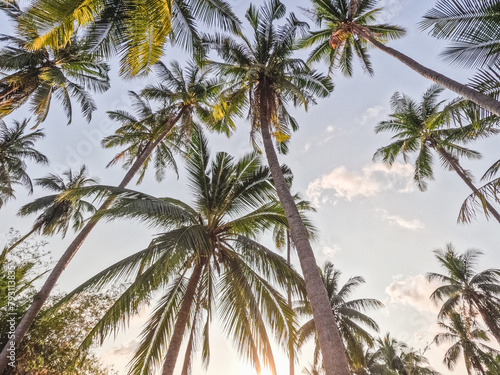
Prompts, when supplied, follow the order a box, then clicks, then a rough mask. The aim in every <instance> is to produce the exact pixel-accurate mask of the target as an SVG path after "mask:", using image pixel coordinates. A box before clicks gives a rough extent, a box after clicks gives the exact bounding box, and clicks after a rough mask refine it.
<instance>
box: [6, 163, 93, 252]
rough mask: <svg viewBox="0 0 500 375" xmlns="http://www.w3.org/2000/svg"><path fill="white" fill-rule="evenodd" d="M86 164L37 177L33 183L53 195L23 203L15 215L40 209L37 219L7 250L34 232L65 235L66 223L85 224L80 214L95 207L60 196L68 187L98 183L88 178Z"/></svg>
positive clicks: (78, 225)
mask: <svg viewBox="0 0 500 375" xmlns="http://www.w3.org/2000/svg"><path fill="white" fill-rule="evenodd" d="M87 175H88V173H87V167H85V166H82V167H81V168H80V170H79V171H78V172H77V173H74V172H73V171H72V170H71V169H69V170H67V171H66V172H63V176H64V177H66V181H65V179H64V178H63V177H61V176H58V175H55V174H49V175H48V176H47V177H43V178H37V179H36V180H35V184H36V185H38V186H40V187H42V188H45V189H48V190H51V191H53V192H54V193H56V194H53V195H47V196H45V197H41V198H37V199H35V200H34V201H33V202H31V203H28V204H25V205H24V206H22V207H21V208H20V210H19V213H18V215H20V216H28V215H31V214H34V213H36V212H39V211H43V212H42V213H41V214H40V215H39V216H38V217H37V218H36V219H35V223H34V224H33V227H32V228H31V230H30V231H29V232H28V233H27V234H25V235H24V236H22V237H21V238H20V239H19V240H17V241H16V242H14V243H13V244H12V245H11V246H10V247H9V248H8V250H7V251H11V250H12V249H14V248H15V247H16V246H17V245H19V244H20V243H21V242H23V241H24V240H25V239H26V238H28V237H29V236H31V235H32V234H33V233H36V232H38V233H41V234H44V235H46V236H50V235H53V234H56V233H62V236H63V238H64V237H65V236H66V233H67V231H68V228H69V225H70V223H71V222H73V226H72V227H73V230H75V231H77V230H79V229H81V228H82V227H83V225H84V223H85V219H84V217H83V214H84V213H85V212H88V213H94V212H95V207H94V206H93V205H92V204H91V203H89V202H86V201H84V200H70V199H67V198H61V193H63V192H65V191H67V190H69V189H77V188H80V187H83V186H88V185H93V184H97V181H96V180H95V179H92V178H88V177H87Z"/></svg>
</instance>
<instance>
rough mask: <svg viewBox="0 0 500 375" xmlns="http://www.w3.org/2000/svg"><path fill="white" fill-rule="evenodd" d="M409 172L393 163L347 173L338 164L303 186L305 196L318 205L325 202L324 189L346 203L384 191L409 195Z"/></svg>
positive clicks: (405, 166) (400, 165) (374, 165)
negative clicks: (305, 187)
mask: <svg viewBox="0 0 500 375" xmlns="http://www.w3.org/2000/svg"><path fill="white" fill-rule="evenodd" d="M412 173H413V172H412V167H411V166H410V165H406V164H400V163H394V164H393V165H392V167H388V166H386V165H385V164H382V163H374V164H369V165H367V166H365V167H363V168H362V169H361V170H360V171H349V170H348V169H347V168H346V167H345V166H343V165H342V166H340V167H337V168H335V169H334V170H332V171H331V172H330V173H327V174H325V175H322V176H321V177H318V178H317V179H315V180H314V181H312V182H311V183H310V184H309V186H308V187H307V196H308V197H309V199H311V201H312V202H313V203H314V204H315V205H317V206H319V205H320V204H321V203H324V202H325V201H326V200H327V199H328V198H327V197H325V196H324V193H325V191H327V190H333V191H334V192H335V196H336V197H342V198H345V199H347V200H349V201H350V200H352V199H353V198H354V197H356V196H364V197H370V196H374V195H376V194H378V193H380V192H381V191H384V190H396V191H397V192H400V193H403V192H410V191H412V190H413V185H412V181H411V177H412Z"/></svg>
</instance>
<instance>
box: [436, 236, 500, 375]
mask: <svg viewBox="0 0 500 375" xmlns="http://www.w3.org/2000/svg"><path fill="white" fill-rule="evenodd" d="M435 254H436V258H437V259H438V261H439V263H440V265H441V266H442V268H444V270H445V271H446V274H444V275H443V274H439V273H428V274H427V278H428V279H429V280H430V281H434V280H436V281H439V282H441V283H442V284H443V285H442V286H440V287H438V288H437V289H436V290H435V291H434V292H433V293H432V295H431V298H432V299H433V300H434V301H436V302H438V301H442V302H443V305H442V306H441V309H440V311H439V315H438V318H439V326H440V327H441V328H442V329H443V330H444V332H443V333H440V334H438V335H437V336H436V338H435V342H436V343H437V344H441V343H446V342H451V343H452V346H451V347H450V348H449V349H448V350H447V352H446V354H445V357H444V363H445V364H446V366H447V367H448V368H449V369H453V368H454V367H455V366H456V364H457V362H458V360H459V358H460V357H461V356H463V358H464V361H465V367H466V369H467V373H468V374H469V375H471V374H474V373H477V374H487V371H490V373H493V374H495V373H498V371H500V365H499V363H498V361H496V360H495V358H496V356H498V355H499V353H500V352H499V351H498V350H496V349H494V348H492V347H490V346H488V345H486V344H485V342H487V341H490V337H491V336H492V337H494V339H495V340H496V341H497V343H500V289H499V283H500V269H496V268H492V269H487V270H484V271H482V272H477V270H476V266H477V261H478V257H479V256H480V255H481V254H482V253H481V252H480V251H479V250H477V249H470V250H467V251H465V252H464V253H458V252H457V251H456V250H455V248H454V247H453V245H451V244H448V245H447V246H446V249H445V250H436V251H435Z"/></svg>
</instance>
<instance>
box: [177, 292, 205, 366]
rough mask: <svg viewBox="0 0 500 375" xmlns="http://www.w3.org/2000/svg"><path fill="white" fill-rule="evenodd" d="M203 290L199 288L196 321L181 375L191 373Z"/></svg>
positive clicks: (190, 335)
mask: <svg viewBox="0 0 500 375" xmlns="http://www.w3.org/2000/svg"><path fill="white" fill-rule="evenodd" d="M202 291H203V289H202V288H199V289H198V295H197V297H196V310H195V312H194V319H193V324H191V333H190V334H189V340H188V343H187V348H186V353H185V354H184V364H183V365H182V371H181V375H189V373H190V372H191V371H190V369H191V362H192V360H191V357H192V355H193V348H194V340H195V337H194V335H195V333H196V328H197V327H196V325H197V322H198V313H199V312H200V308H201V294H202Z"/></svg>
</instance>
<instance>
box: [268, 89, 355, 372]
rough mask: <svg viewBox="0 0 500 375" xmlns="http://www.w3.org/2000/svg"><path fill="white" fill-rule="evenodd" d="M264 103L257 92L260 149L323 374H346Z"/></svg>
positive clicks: (341, 349) (343, 356)
mask: <svg viewBox="0 0 500 375" xmlns="http://www.w3.org/2000/svg"><path fill="white" fill-rule="evenodd" d="M265 103H266V102H265V96H264V95H263V94H261V100H260V107H261V108H260V126H261V132H262V139H263V141H264V149H265V152H266V157H267V160H268V164H269V169H270V171H271V175H272V178H273V181H274V184H275V186H276V191H277V192H278V197H279V199H280V202H281V204H282V206H283V209H284V211H285V215H286V218H287V220H288V224H289V226H290V232H291V234H292V239H293V243H294V245H295V248H296V251H297V255H298V257H299V261H300V265H301V268H302V273H303V274H304V280H305V284H306V290H307V295H308V297H309V301H310V303H311V308H312V312H313V317H314V321H315V324H316V327H317V331H318V337H319V344H320V347H321V352H322V354H323V364H324V367H325V373H326V375H350V371H349V366H348V362H347V357H346V354H345V349H344V344H343V342H342V339H341V337H340V334H339V330H338V327H337V325H336V323H335V318H334V316H333V312H332V309H331V307H330V303H329V301H328V295H327V293H326V289H325V286H324V284H323V281H322V280H321V277H320V274H319V270H318V266H317V264H316V259H315V257H314V252H313V250H312V247H311V244H310V243H309V239H308V236H307V230H306V227H305V226H304V223H303V222H302V220H301V218H300V214H299V210H298V209H297V206H296V205H295V202H294V200H293V197H292V194H291V193H290V190H289V189H288V186H287V184H286V181H285V178H284V176H283V172H282V171H281V166H280V164H279V161H278V157H277V155H276V151H275V150H274V145H273V141H272V139H271V134H270V132H269V124H270V121H269V120H268V118H267V111H268V109H267V108H266V104H265Z"/></svg>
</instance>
